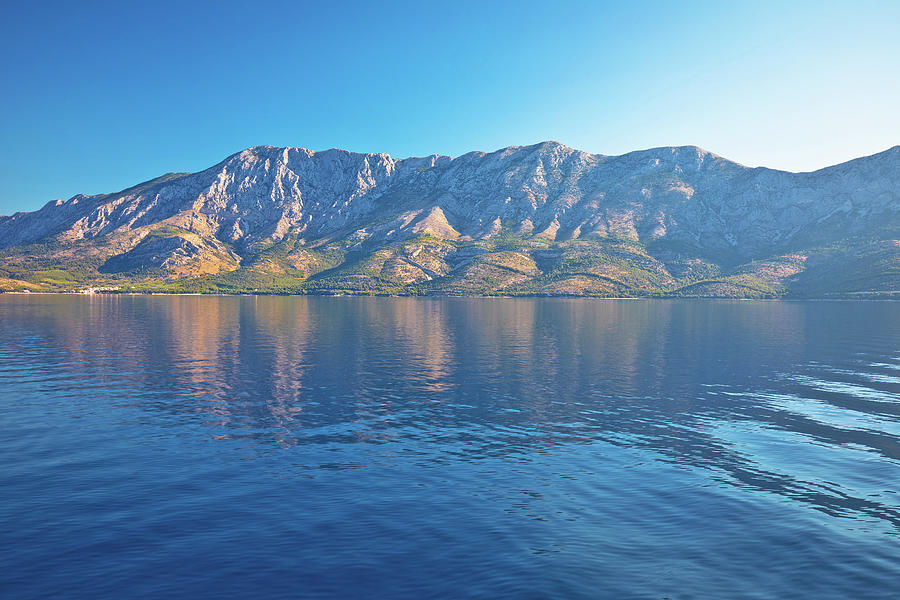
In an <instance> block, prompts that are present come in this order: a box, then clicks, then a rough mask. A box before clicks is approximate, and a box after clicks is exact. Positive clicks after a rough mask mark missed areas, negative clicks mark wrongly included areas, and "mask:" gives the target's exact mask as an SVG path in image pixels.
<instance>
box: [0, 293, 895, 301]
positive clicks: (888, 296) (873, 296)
mask: <svg viewBox="0 0 900 600" xmlns="http://www.w3.org/2000/svg"><path fill="white" fill-rule="evenodd" d="M854 294H855V296H854ZM6 295H10V296H79V297H89V298H94V297H98V296H101V297H109V296H132V297H133V296H191V297H210V298H315V297H319V298H397V299H399V298H417V299H425V300H427V299H441V300H446V299H450V298H459V299H467V300H482V299H483V300H617V301H621V300H665V301H677V300H719V301H721V300H727V301H753V302H856V301H860V300H868V301H885V300H887V301H895V302H896V301H900V291H892V292H849V293H848V294H847V295H844V296H836V297H808V298H801V297H790V296H783V297H776V298H741V297H733V298H732V297H728V296H565V295H554V296H551V295H539V294H534V295H519V296H508V295H496V296H491V295H463V294H326V293H322V294H223V293H214V294H204V293H199V292H94V293H85V292H23V291H8V292H7V291H4V292H0V297H3V296H6Z"/></svg>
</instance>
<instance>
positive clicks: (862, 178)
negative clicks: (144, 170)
mask: <svg viewBox="0 0 900 600" xmlns="http://www.w3.org/2000/svg"><path fill="white" fill-rule="evenodd" d="M896 238H900V146H894V147H892V148H890V149H888V150H885V151H883V152H879V153H876V154H873V155H870V156H867V157H860V158H857V159H853V160H850V161H847V162H844V163H840V164H838V165H832V166H830V167H825V168H823V169H819V170H816V171H810V172H801V173H793V172H788V171H779V170H775V169H769V168H765V167H754V168H751V167H746V166H743V165H741V164H739V163H736V162H734V161H731V160H729V159H727V158H724V157H722V156H719V155H717V154H714V153H712V152H709V151H707V150H704V149H702V148H700V147H698V146H662V147H657V148H650V149H646V150H637V151H633V152H629V153H626V154H622V155H618V156H609V155H601V154H590V153H587V152H583V151H580V150H577V149H575V148H571V147H568V146H565V145H564V144H561V143H559V142H555V141H545V142H540V143H537V144H531V145H527V146H509V147H505V148H500V149H498V150H495V151H493V152H480V151H473V152H469V153H465V154H462V155H460V156H457V157H450V156H444V155H438V154H433V155H429V156H425V157H408V158H398V159H395V158H392V157H391V156H390V155H388V154H385V153H355V152H350V151H347V150H341V149H337V148H332V149H329V150H323V151H313V150H309V149H304V148H297V147H275V146H253V147H251V148H247V149H244V150H241V151H240V152H236V153H234V154H232V155H230V156H228V157H226V158H225V159H224V160H222V161H220V162H219V163H217V164H215V165H213V166H211V167H209V168H207V169H204V170H202V171H198V172H195V173H168V174H165V175H162V176H160V177H157V178H154V179H151V180H148V181H145V182H142V183H139V184H137V185H135V186H131V187H129V188H126V189H124V190H122V191H120V192H115V193H111V194H96V195H84V194H77V195H75V196H72V197H71V198H69V199H68V200H66V201H54V202H50V203H47V204H46V205H44V206H43V207H42V208H40V209H38V210H37V211H33V212H19V213H16V214H14V215H11V216H7V217H0V268H3V269H5V271H6V275H4V274H3V273H0V280H6V279H8V280H11V281H23V282H26V283H29V284H31V285H38V286H44V287H47V288H49V289H61V288H66V289H69V288H70V287H72V286H67V284H63V283H60V282H62V281H66V279H65V278H64V279H62V280H59V281H57V280H51V281H49V282H48V281H43V282H42V280H40V278H39V277H35V276H32V275H29V273H33V272H37V271H47V270H54V271H60V272H62V273H66V274H67V276H68V277H69V279H70V280H72V282H73V286H74V287H77V286H78V285H82V284H87V283H91V284H103V285H107V284H112V283H115V282H120V283H122V284H124V285H126V287H127V288H128V289H135V290H143V289H148V290H150V289H160V290H167V291H178V290H187V289H195V288H198V289H199V288H202V291H222V290H231V289H239V290H256V291H262V292H297V293H304V292H313V291H316V292H336V291H341V292H344V291H349V292H376V293H437V292H446V291H448V290H449V291H460V290H461V291H463V292H464V293H473V294H514V293H535V294H547V295H601V296H602V295H621V294H625V295H660V294H662V295H671V294H678V293H680V292H679V291H680V290H681V291H683V290H685V289H686V288H690V289H693V290H695V291H696V289H697V286H698V285H701V284H702V285H701V287H704V290H706V291H704V293H703V294H701V295H763V296H778V295H791V294H802V293H807V292H809V290H814V292H813V293H814V294H826V295H828V294H846V293H857V292H873V293H878V294H881V293H891V292H892V291H894V290H896V289H898V288H900V284H898V281H897V279H896V271H897V260H898V259H897V252H896V250H895V246H894V245H891V244H887V245H884V244H881V243H882V242H891V241H894V240H895V239H896ZM879 244H881V245H879ZM282 246H284V247H285V248H286V247H287V246H290V249H285V248H281V250H283V252H282V254H283V256H281V255H279V256H277V257H275V258H272V256H274V255H275V254H277V252H275V251H274V250H273V248H275V247H282ZM405 246H406V247H405ZM426 249H427V252H426V254H427V255H428V256H429V260H426V261H424V262H423V261H422V260H416V258H415V257H416V256H421V255H422V252H423V251H425V250H426ZM633 249H636V252H632V250H633ZM482 251H483V252H482ZM473 252H474V253H475V254H474V255H473V256H471V257H469V256H468V255H469V254H472V253H473ZM853 252H863V253H864V254H865V255H866V256H868V257H869V258H867V259H866V260H865V261H863V262H864V263H865V265H868V266H866V267H865V269H864V271H865V273H864V276H863V277H862V279H859V280H858V281H857V282H856V283H847V282H846V281H845V282H844V283H842V284H840V285H838V286H837V287H835V286H834V285H831V284H829V281H836V279H835V278H834V277H832V276H829V275H828V274H827V272H828V270H829V268H837V267H835V266H832V267H827V266H826V267H822V265H823V264H826V265H827V264H831V263H833V264H834V265H837V264H841V265H844V267H841V268H846V264H845V263H847V261H850V262H852V261H853V260H854V259H853V258H852V253H853ZM267 253H268V254H267ZM273 253H274V254H273ZM504 253H507V254H504ZM508 253H511V254H508ZM413 254H414V255H415V256H412V255H413ZM268 255H272V256H269V258H265V257H266V256H268ZM482 255H484V256H482ZM557 255H558V256H557ZM793 256H804V258H803V259H802V260H800V259H794V258H784V257H793ZM373 257H374V258H373ZM381 257H384V260H383V261H382V260H381ZM570 259H571V260H570ZM367 260H368V261H369V262H366V261H367ZM373 260H374V261H375V262H374V263H372V261H373ZM79 261H80V262H81V263H83V266H73V264H72V263H78V262H79ZM379 261H380V262H379ZM491 261H494V262H491ZM567 261H568V262H567ZM572 261H574V262H572ZM760 261H775V262H777V263H778V265H779V266H778V267H777V268H775V267H767V268H766V269H765V270H764V272H760V270H759V268H758V267H754V268H751V269H750V270H749V271H748V270H747V269H748V268H747V267H746V265H753V264H757V263H759V262H760ZM798 261H799V262H798ZM842 261H843V262H842ZM369 263H372V264H369ZM425 263H429V264H430V266H429V264H425ZM507 263H508V264H507ZM472 264H474V265H476V266H478V268H477V269H475V268H474V267H471V265H472ZM854 264H855V263H854ZM35 265H37V266H39V267H41V268H37V266H35ZM366 265H368V266H366ZM376 266H378V269H377V271H378V272H377V273H375V271H376V268H375V267H376ZM742 268H743V269H744V271H741V269H742ZM360 269H362V271H363V272H359V273H357V272H356V271H358V270H360ZM473 269H474V271H475V272H470V271H472V270H473ZM566 269H568V270H566ZM75 271H77V273H78V275H77V276H75V275H73V272H75ZM817 271H818V272H820V273H819V274H818V275H816V276H815V277H813V276H812V275H811V274H810V273H811V272H812V273H813V275H815V272H817ZM463 273H468V275H466V277H468V278H470V279H471V278H474V280H475V281H480V283H479V284H478V285H474V286H468V287H467V286H466V285H463V283H464V281H463V280H460V281H463V283H460V281H457V279H459V277H461V276H462V274H463ZM773 273H775V274H773ZM329 277H332V279H328V278H329ZM704 277H705V279H704ZM335 278H336V279H335ZM463 279H464V280H465V281H468V280H467V279H465V278H463ZM844 279H846V278H844ZM844 279H841V281H844ZM235 280H247V281H249V282H250V283H249V284H248V285H249V286H250V287H247V286H244V285H243V284H240V285H238V284H236V283H235ZM276 281H277V283H275V282H276ZM741 281H744V282H745V283H740V282H741ZM747 281H749V282H750V283H749V284H747V283H746V282H747ZM354 282H356V283H354ZM454 282H455V283H454ZM703 282H706V283H703ZM798 282H799V283H798ZM810 282H813V283H814V285H813V283H810ZM257 284H258V285H257ZM357 284H358V285H357ZM445 284H446V285H450V286H451V287H450V288H446V286H445ZM744 285H749V288H747V289H749V290H750V291H748V292H743V291H741V290H742V289H744V288H742V287H741V286H744ZM253 286H256V287H253ZM442 286H444V287H442ZM454 286H455V287H454ZM460 286H461V287H460ZM810 286H812V287H810ZM12 287H15V284H9V283H7V284H5V285H4V286H3V287H2V289H10V288H12ZM445 288H446V289H445Z"/></svg>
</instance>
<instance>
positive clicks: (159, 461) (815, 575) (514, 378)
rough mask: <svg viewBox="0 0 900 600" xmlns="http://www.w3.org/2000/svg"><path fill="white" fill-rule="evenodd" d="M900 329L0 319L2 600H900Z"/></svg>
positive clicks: (851, 321)
mask: <svg viewBox="0 0 900 600" xmlns="http://www.w3.org/2000/svg"><path fill="white" fill-rule="evenodd" d="M898 533H900V303H897V302H874V301H873V302H862V301H861V302H728V301H608V300H511V299H461V298H459V299H458V298H448V299H393V298H252V297H243V298H237V297H148V296H135V297H127V296H123V297H113V296H108V297H107V296H102V297H76V296H36V295H35V296H10V295H3V296H0V542H2V543H0V596H2V597H3V598H11V599H29V598H120V599H124V598H192V599H199V598H299V597H323V598H337V597H349V598H410V599H422V598H516V599H518V598H607V597H608V598H816V599H827V598H857V599H864V598H897V597H900V536H898Z"/></svg>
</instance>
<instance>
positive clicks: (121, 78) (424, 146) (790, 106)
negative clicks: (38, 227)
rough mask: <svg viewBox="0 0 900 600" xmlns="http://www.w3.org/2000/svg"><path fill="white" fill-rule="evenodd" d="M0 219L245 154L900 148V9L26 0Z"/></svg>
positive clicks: (746, 157) (776, 156)
mask: <svg viewBox="0 0 900 600" xmlns="http://www.w3.org/2000/svg"><path fill="white" fill-rule="evenodd" d="M0 17H2V18H0V49H2V55H3V57H4V58H3V60H2V62H0V76H2V81H3V83H4V85H3V92H2V94H0V111H2V114H3V118H2V120H0V141H2V145H0V214H9V213H11V212H14V211H17V210H33V209H36V208H38V207H39V206H41V205H43V204H44V203H45V202H47V201H49V200H53V199H56V198H68V197H70V196H72V195H73V194H76V193H79V192H83V193H100V192H110V191H116V190H119V189H122V188H124V187H127V186H130V185H132V184H134V183H137V182H139V181H143V180H146V179H150V178H152V177H155V176H157V175H160V174H162V173H164V172H169V171H196V170H200V169H203V168H206V167H209V166H211V165H213V164H215V163H216V162H218V161H220V160H222V159H223V158H224V157H225V156H227V155H229V154H231V153H233V152H236V151H238V150H241V149H243V148H245V147H248V146H253V145H258V144H273V145H278V146H302V147H307V148H313V149H317V150H318V149H326V148H331V147H340V148H346V149H348V150H355V151H360V152H388V153H390V154H391V155H394V156H411V155H424V154H431V153H441V154H451V155H458V154H461V153H464V152H467V151H469V150H495V149H497V148H499V147H502V146H506V145H512V144H530V143H534V142H538V141H541V140H547V139H554V140H558V141H560V142H562V143H565V144H568V145H570V146H574V147H576V148H579V149H581V150H586V151H589V152H598V153H603V154H621V153H624V152H629V151H631V150H636V149H641V148H649V147H654V146H668V145H681V144H696V145H699V146H702V147H704V148H706V149H708V150H711V151H713V152H716V153H718V154H721V155H723V156H725V157H727V158H730V159H732V160H736V161H738V162H740V163H743V164H746V165H749V166H758V165H762V166H768V167H773V168H780V169H787V170H794V171H803V170H813V169H817V168H821V167H824V166H827V165H831V164H835V163H838V162H842V161H845V160H848V159H851V158H855V157H858V156H862V155H868V154H873V153H875V152H879V151H882V150H885V149H887V148H889V147H891V146H894V145H897V144H900V35H898V28H900V2H897V1H896V0H888V1H884V2H855V3H849V2H827V1H824V2H821V1H820V2H802V1H798V2H766V1H759V2H745V3H736V2H621V3H603V2H596V1H590V2H569V3H562V2H546V1H540V2H529V1H525V0H516V1H512V2H500V1H496V2H483V1H481V2H465V1H461V0H454V1H451V2H441V3H434V2H409V3H405V2H360V3H356V4H354V3H350V2H332V3H325V2H312V1H311V2H297V1H285V2H281V1H277V0H270V1H268V2H264V3H247V2H241V3H237V2H235V3H229V2H224V1H221V0H220V1H217V2H208V3H204V2H185V1H180V2H167V1H154V2H140V3H131V2H123V3H118V2H116V3H113V2H90V1H88V0H85V1H83V2H58V3H51V2H17V3H6V5H5V7H4V8H3V10H2V13H0Z"/></svg>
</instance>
